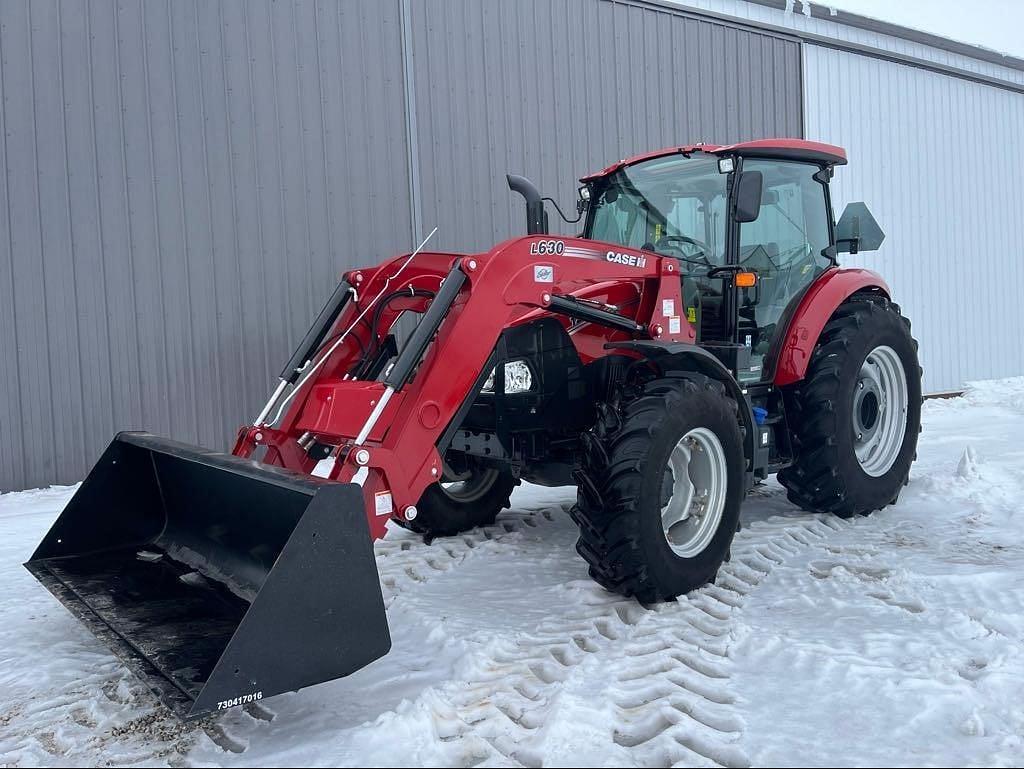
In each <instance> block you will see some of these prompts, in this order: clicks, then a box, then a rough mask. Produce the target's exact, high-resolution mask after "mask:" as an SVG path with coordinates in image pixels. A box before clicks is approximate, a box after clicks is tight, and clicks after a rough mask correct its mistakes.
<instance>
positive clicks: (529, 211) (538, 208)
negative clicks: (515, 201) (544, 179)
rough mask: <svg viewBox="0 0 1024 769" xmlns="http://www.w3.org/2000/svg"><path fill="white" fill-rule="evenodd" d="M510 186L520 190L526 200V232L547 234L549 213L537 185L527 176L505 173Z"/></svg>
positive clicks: (511, 188)
mask: <svg viewBox="0 0 1024 769" xmlns="http://www.w3.org/2000/svg"><path fill="white" fill-rule="evenodd" d="M505 179H507V180H508V188H509V189H510V190H512V191H513V192H518V193H519V194H520V195H522V196H523V198H524V199H525V200H526V233H527V234H528V235H546V234H547V232H548V215H547V212H546V211H545V210H544V201H543V200H541V197H540V190H538V189H537V185H536V184H534V183H533V182H531V181H530V180H529V179H527V178H526V177H525V176H519V175H517V174H505Z"/></svg>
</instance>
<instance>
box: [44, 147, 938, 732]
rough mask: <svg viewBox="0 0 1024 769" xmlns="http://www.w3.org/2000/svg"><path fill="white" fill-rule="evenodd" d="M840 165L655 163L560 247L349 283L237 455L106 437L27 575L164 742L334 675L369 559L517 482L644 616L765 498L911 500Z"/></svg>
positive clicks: (456, 523) (748, 153)
mask: <svg viewBox="0 0 1024 769" xmlns="http://www.w3.org/2000/svg"><path fill="white" fill-rule="evenodd" d="M845 162H846V156H845V153H844V152H843V151H842V150H841V149H840V148H838V147H833V146H831V145H825V144H820V143H816V142H809V141H803V140H793V139H779V140H762V141H755V142H746V143H742V144H736V145H730V146H715V145H687V146H680V147H672V148H668V149H665V150H660V151H657V152H652V153H648V154H646V155H641V156H637V157H634V158H630V159H627V160H623V161H620V162H618V163H616V164H613V165H612V166H609V167H608V168H606V169H604V170H603V171H601V172H599V173H597V174H593V175H590V176H587V177H584V178H583V179H582V180H581V182H582V187H581V188H580V202H579V209H580V211H581V213H585V215H586V223H585V226H584V230H583V233H582V235H581V236H580V237H566V236H561V235H553V234H549V233H548V231H547V230H548V225H547V214H546V212H545V211H544V208H543V201H542V199H541V197H540V194H539V192H538V191H537V190H536V189H535V188H534V187H533V185H532V184H531V183H530V182H529V181H528V180H526V179H524V178H522V177H509V184H510V187H511V188H512V189H513V190H515V191H516V192H519V193H521V194H522V195H523V196H524V197H525V198H526V204H527V205H526V208H527V235H526V236H524V237H519V238H514V239H512V240H508V241H505V242H503V243H500V244H498V245H496V246H494V247H493V248H492V249H490V250H489V251H487V252H485V253H479V254H452V253H440V252H432V251H429V250H427V249H426V242H427V241H429V237H428V239H427V241H425V242H424V243H423V244H421V245H420V247H419V248H418V249H416V250H415V251H413V252H412V253H410V254H406V255H402V256H399V257H396V258H394V259H392V260H389V261H387V262H385V263H384V264H381V265H379V266H377V267H369V268H361V269H354V270H350V271H348V272H346V273H345V274H344V275H343V276H342V280H341V282H340V283H339V285H338V287H337V289H336V290H335V291H334V293H333V294H332V296H331V298H330V299H329V300H328V302H327V304H326V306H325V307H324V309H323V310H322V312H321V313H320V315H319V316H318V317H317V319H316V320H315V322H314V323H313V325H312V327H311V328H310V330H309V332H308V333H307V334H306V336H305V338H304V339H303V340H302V342H301V343H300V344H299V346H298V347H297V348H296V350H295V352H294V354H293V355H292V357H291V358H290V359H289V361H288V362H287V364H286V365H285V367H284V369H283V370H282V372H281V375H280V379H279V382H278V384H277V386H276V388H275V390H274V392H273V394H272V395H271V397H270V399H269V400H268V402H267V403H266V405H265V406H264V408H263V409H262V410H261V412H260V414H259V415H258V417H257V418H256V419H255V420H254V421H253V423H252V424H251V425H246V426H244V427H242V428H241V429H240V431H239V433H238V435H237V438H236V441H235V444H234V447H233V449H232V451H231V454H223V453H219V452H213V451H209V450H207V449H202V448H198V447H194V446H188V445H185V444H181V443H177V442H174V441H170V440H166V439H162V438H157V437H155V436H152V435H149V434H146V433H121V434H119V435H117V436H116V437H115V438H114V440H113V442H112V443H111V444H110V446H109V447H108V448H107V450H106V452H105V453H104V454H103V456H102V457H101V458H100V460H99V461H98V462H97V464H96V466H95V467H94V468H93V469H92V471H91V472H90V474H89V476H88V478H86V480H85V481H84V482H83V484H82V485H81V487H80V488H79V489H78V491H77V492H76V494H75V495H74V497H73V498H72V500H71V501H70V502H69V503H68V505H67V507H66V508H65V509H64V511H63V512H62V513H61V515H60V517H59V519H58V520H57V522H56V523H55V524H54V525H53V527H52V529H51V530H50V531H49V533H48V534H47V535H46V537H45V539H44V540H43V541H42V543H41V544H40V545H39V547H38V549H37V550H36V552H35V553H34V554H33V555H32V557H31V558H30V560H29V561H28V563H27V564H26V566H27V568H28V569H29V570H30V571H31V572H32V573H33V574H34V575H35V576H36V577H37V578H38V579H39V581H40V582H42V583H43V584H44V585H45V586H46V587H47V588H48V589H49V590H50V591H51V592H52V593H53V594H54V595H55V596H56V597H57V598H58V599H59V600H61V602H62V603H64V604H65V606H67V607H68V608H69V609H70V610H71V611H72V612H73V613H75V614H76V615H77V616H78V617H79V618H80V619H81V620H82V621H83V622H84V623H85V624H87V625H88V626H89V627H90V628H91V629H92V630H93V631H94V632H95V634H96V635H97V636H98V637H99V638H100V639H101V640H103V641H104V642H106V643H107V644H108V645H109V646H110V647H111V648H112V649H113V650H114V651H115V652H116V653H117V654H118V655H119V656H120V657H121V658H122V659H123V660H124V661H125V662H126V664H128V665H129V667H130V668H131V669H132V670H133V671H134V672H135V673H137V674H138V675H139V676H140V677H142V678H143V679H144V680H145V681H146V682H147V683H148V684H149V686H150V687H151V689H152V690H153V691H154V693H156V694H157V696H159V697H160V699H161V700H162V701H163V702H165V703H166V704H167V705H168V706H169V707H171V708H172V709H173V710H174V711H175V712H176V713H177V714H179V715H180V716H182V717H185V718H192V717H196V716H201V715H205V714H208V713H211V712H215V711H217V710H223V709H225V708H230V707H234V706H236V705H243V704H246V703H250V702H253V701H256V700H259V699H262V698H263V697H269V696H271V695H274V694H277V693H281V692H285V691H293V690H296V689H299V688H302V687H305V686H309V685H312V684H315V683H318V682H321V681H326V680H331V679H334V678H338V677H341V676H344V675H347V674H348V673H351V672H353V671H355V670H357V669H359V668H361V667H363V666H365V665H366V664H368V663H370V662H372V661H373V660H375V659H377V658H378V657H380V656H382V655H384V654H386V653H387V651H388V650H389V648H390V636H389V632H388V626H387V620H386V616H385V611H384V604H383V600H382V597H381V590H380V585H379V582H378V577H377V572H376V568H375V565H374V560H373V547H372V543H373V540H375V539H377V538H380V537H382V536H384V534H385V532H386V524H387V522H388V521H394V522H395V523H397V524H399V525H401V526H404V527H406V528H408V529H411V530H413V531H416V532H419V533H421V534H423V535H424V536H425V537H426V538H428V539H431V538H434V537H438V536H446V535H451V534H455V533H458V532H460V531H464V530H466V529H468V528H471V527H473V526H477V525H481V524H486V523H489V522H491V521H493V520H494V518H495V516H496V515H497V514H498V512H499V511H500V510H501V509H503V508H504V507H506V506H508V505H509V495H510V494H511V492H512V490H513V488H514V487H515V485H516V484H518V483H520V482H521V481H523V480H526V481H530V482H532V483H538V484H543V485H552V486H554V485H575V486H577V488H578V503H577V505H576V506H575V508H574V509H573V511H572V516H573V518H574V520H575V521H576V522H577V524H578V525H579V528H580V536H579V542H578V545H577V550H578V552H579V554H580V555H581V556H582V557H583V558H584V559H585V561H586V562H587V564H588V567H589V572H590V574H591V576H592V577H593V578H594V579H595V580H596V581H597V582H599V583H600V584H601V585H603V586H605V587H606V588H608V589H609V590H613V591H617V592H620V593H622V594H624V595H628V596H634V597H636V598H637V599H638V600H640V601H643V602H655V601H660V600H668V599H672V598H674V597H676V596H679V595H681V594H683V593H686V592H687V591H689V590H692V589H694V588H696V587H699V586H700V585H703V584H705V583H707V582H709V581H712V580H714V578H715V575H716V573H717V571H718V568H719V566H720V565H721V563H722V562H723V560H725V559H726V558H727V557H728V554H729V547H730V544H731V542H732V538H733V535H734V533H735V531H736V529H737V526H738V521H739V508H740V503H741V501H742V499H743V498H744V496H745V495H746V493H747V492H748V491H749V490H750V488H751V487H752V486H753V485H754V484H756V483H758V482H759V481H761V480H762V479H764V478H766V477H767V476H768V475H769V474H773V473H778V476H779V480H780V481H781V482H782V483H783V484H784V485H785V486H786V487H787V489H788V491H789V496H790V499H791V500H792V501H794V502H795V503H796V504H798V505H800V506H801V507H803V508H805V509H807V510H813V511H831V512H834V513H836V514H838V515H843V516H850V515H857V514H866V513H868V512H871V511H872V510H876V509H878V508H880V507H883V506H885V505H887V504H889V503H891V502H893V501H895V499H896V496H897V495H898V493H899V490H900V488H901V487H902V486H903V485H904V484H905V483H906V482H907V478H908V473H909V468H910V464H911V462H912V460H913V456H914V450H915V447H916V441H917V432H918V430H919V424H920V395H921V392H920V369H919V367H918V364H917V353H916V343H915V342H914V341H913V339H912V338H911V336H910V333H909V323H908V322H907V321H906V320H905V319H904V318H903V317H902V316H901V314H900V312H899V308H898V307H897V306H896V305H895V304H893V303H892V302H891V300H890V294H889V289H888V287H887V286H886V285H885V283H884V282H883V281H882V279H881V278H880V277H879V276H877V275H875V274H874V273H871V272H868V271H866V270H859V269H844V268H841V267H839V266H838V264H837V257H838V254H839V253H840V252H843V251H853V252H856V251H857V250H868V249H871V248H877V247H878V245H879V244H880V243H881V239H882V237H883V236H882V233H881V230H880V229H879V228H878V226H877V224H876V223H875V222H874V219H873V218H872V217H871V215H870V213H868V211H867V209H866V208H865V207H864V206H863V204H852V205H851V206H850V207H849V208H848V209H847V212H846V213H845V214H844V216H843V217H842V218H841V219H840V220H839V222H836V221H835V220H834V218H833V213H832V206H831V199H830V197H829V181H830V180H831V178H832V175H833V171H834V168H835V167H836V166H837V165H841V164H843V163H845Z"/></svg>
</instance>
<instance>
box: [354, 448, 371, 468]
mask: <svg viewBox="0 0 1024 769" xmlns="http://www.w3.org/2000/svg"><path fill="white" fill-rule="evenodd" d="M369 463H370V452H369V451H367V450H366V449H359V451H357V452H356V464H360V465H366V464H369Z"/></svg>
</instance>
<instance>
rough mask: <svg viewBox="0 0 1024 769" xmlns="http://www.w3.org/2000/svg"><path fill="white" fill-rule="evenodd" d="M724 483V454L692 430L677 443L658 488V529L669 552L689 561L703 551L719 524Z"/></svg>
mask: <svg viewBox="0 0 1024 769" xmlns="http://www.w3.org/2000/svg"><path fill="white" fill-rule="evenodd" d="M728 483H729V473H728V467H727V465H726V461H725V450H724V449H723V448H722V443H721V441H719V440H718V436H717V435H715V434H714V433H713V432H712V431H711V430H709V429H707V428H706V427H695V428H694V429H692V430H690V431H689V432H688V433H686V435H684V436H683V437H682V438H680V439H679V442H678V443H677V444H676V445H675V448H673V449H672V453H671V454H670V455H669V459H668V466H667V467H666V468H665V483H664V484H663V486H662V499H663V500H665V501H664V505H663V506H662V508H661V528H662V531H663V532H664V533H665V540H666V541H667V542H668V544H669V547H671V548H672V552H674V553H675V554H676V555H678V556H681V557H683V558H693V557H694V556H697V555H699V554H700V553H702V552H703V551H704V550H705V548H707V546H708V545H709V544H710V543H711V540H712V539H714V537H715V532H717V531H718V525H719V523H721V521H722V512H723V511H724V510H725V496H726V491H727V488H728Z"/></svg>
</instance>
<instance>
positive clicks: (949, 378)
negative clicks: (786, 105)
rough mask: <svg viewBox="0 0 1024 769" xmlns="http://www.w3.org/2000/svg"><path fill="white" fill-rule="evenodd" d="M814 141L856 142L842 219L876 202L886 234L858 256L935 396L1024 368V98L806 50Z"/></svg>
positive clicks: (843, 172)
mask: <svg viewBox="0 0 1024 769" xmlns="http://www.w3.org/2000/svg"><path fill="white" fill-rule="evenodd" d="M804 51H805V60H804V62H805V63H804V73H805V74H804V76H805V94H806V103H805V108H804V114H805V115H806V133H807V136H809V137H813V138H822V139H824V140H827V141H830V142H834V143H836V144H840V145H842V146H844V147H846V149H847V151H848V153H849V156H850V165H849V166H846V167H844V168H841V169H839V170H838V171H837V172H836V180H835V185H834V204H835V208H836V215H837V216H838V215H839V213H840V212H841V211H842V208H843V206H844V205H845V204H846V203H847V202H850V201H853V200H864V201H866V202H867V203H868V205H869V207H870V208H871V209H872V211H873V212H874V214H875V216H876V218H877V219H878V221H879V223H880V224H881V225H882V229H883V230H885V232H886V239H885V242H884V243H883V244H882V248H881V249H880V250H879V251H877V252H873V253H863V254H859V255H857V256H855V257H851V256H846V257H845V258H844V259H843V262H844V263H846V264H860V265H863V266H866V267H869V268H871V269H874V270H877V271H878V272H880V273H882V274H883V275H884V276H886V278H887V279H888V280H889V282H890V285H891V287H892V289H893V292H894V294H895V297H896V299H897V301H899V303H900V304H901V305H902V306H903V307H904V309H905V310H906V312H907V314H908V315H909V316H910V317H911V318H912V320H913V323H914V332H915V336H916V337H917V338H918V339H919V340H920V343H921V362H922V365H923V367H924V371H925V374H924V387H925V391H926V392H939V391H947V390H956V389H960V388H961V387H962V386H963V384H964V383H965V382H966V381H969V380H977V379H988V378H994V377H1004V376H1019V375H1021V374H1024V345H1022V344H1021V339H1022V338H1024V312H1022V311H1021V299H1020V297H1021V290H1020V287H1019V286H1018V285H1017V281H1016V280H1015V279H1014V276H1016V274H1017V273H1018V272H1019V265H1020V251H1021V248H1020V234H1019V233H1020V219H1021V212H1022V211H1024V187H1022V186H1021V180H1022V179H1024V145H1022V144H1021V136H1022V132H1024V94H1019V93H1014V92H1011V91H1007V90H1003V89H999V88H994V87H991V86H986V85H979V84H977V83H971V82H967V81H965V80H962V79H958V78H955V77H949V76H946V75H941V74H936V73H933V72H927V71H924V70H921V69H918V68H913V67H908V66H903V65H900V64H894V63H890V62H886V61H879V60H878V59H875V58H871V57H868V56H860V55H857V54H852V53H845V52H841V51H834V50H829V49H826V48H821V47H818V46H813V45H805V47H804Z"/></svg>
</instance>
